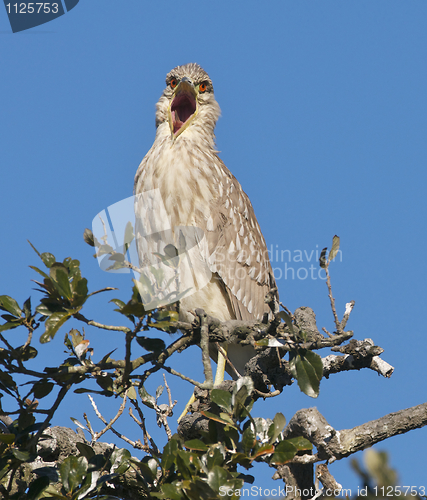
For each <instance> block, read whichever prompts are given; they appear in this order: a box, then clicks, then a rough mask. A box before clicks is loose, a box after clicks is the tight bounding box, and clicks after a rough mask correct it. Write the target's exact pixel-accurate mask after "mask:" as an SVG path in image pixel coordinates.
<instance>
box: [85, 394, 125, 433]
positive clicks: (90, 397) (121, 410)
mask: <svg viewBox="0 0 427 500" xmlns="http://www.w3.org/2000/svg"><path fill="white" fill-rule="evenodd" d="M88 398H89V399H90V402H91V403H92V407H93V409H94V410H95V413H96V416H97V417H98V418H99V419H100V420H101V421H102V422H104V424H106V427H105V428H104V429H102V430H101V431H99V432H96V433H95V435H94V436H92V442H93V443H94V442H95V441H97V440H98V439H99V438H100V437H101V436H102V435H103V434H105V433H106V432H107V431H108V430H109V429H111V428H112V425H113V424H114V422H116V420H117V419H118V418H119V417H120V415H121V414H122V413H123V410H124V409H125V406H126V400H127V391H125V393H124V395H123V401H122V404H121V405H120V408H119V411H118V412H117V413H116V416H115V417H114V418H112V419H111V420H110V422H109V423H108V424H107V421H106V420H105V418H104V417H103V416H102V415H101V413H100V412H99V410H98V408H97V406H96V403H95V401H94V399H93V398H92V396H91V395H90V394H88Z"/></svg>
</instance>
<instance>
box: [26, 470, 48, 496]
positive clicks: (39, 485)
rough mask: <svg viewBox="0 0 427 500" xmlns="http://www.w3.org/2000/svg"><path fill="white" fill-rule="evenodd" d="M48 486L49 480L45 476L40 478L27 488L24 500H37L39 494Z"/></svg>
mask: <svg viewBox="0 0 427 500" xmlns="http://www.w3.org/2000/svg"><path fill="white" fill-rule="evenodd" d="M48 486H49V478H48V477H47V476H40V477H38V478H37V479H35V480H34V481H33V482H32V483H31V484H30V487H29V488H28V491H27V493H26V494H25V498H26V499H27V500H37V499H38V498H40V494H41V493H42V492H43V491H44V490H45V489H46V488H47V487H48Z"/></svg>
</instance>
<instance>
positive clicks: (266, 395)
mask: <svg viewBox="0 0 427 500" xmlns="http://www.w3.org/2000/svg"><path fill="white" fill-rule="evenodd" d="M254 392H255V393H256V394H258V396H261V397H262V398H274V397H276V396H278V395H279V394H281V393H282V391H279V390H278V389H277V390H276V391H273V392H261V391H259V390H258V389H255V388H254Z"/></svg>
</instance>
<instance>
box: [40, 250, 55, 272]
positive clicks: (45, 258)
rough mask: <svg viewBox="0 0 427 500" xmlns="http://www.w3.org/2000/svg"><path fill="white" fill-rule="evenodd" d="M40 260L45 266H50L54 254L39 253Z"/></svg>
mask: <svg viewBox="0 0 427 500" xmlns="http://www.w3.org/2000/svg"><path fill="white" fill-rule="evenodd" d="M40 258H41V260H42V261H43V264H44V265H45V266H46V267H47V268H50V267H51V266H52V265H53V264H54V263H55V262H56V259H55V256H54V255H52V254H51V253H49V252H44V253H42V254H41V255H40Z"/></svg>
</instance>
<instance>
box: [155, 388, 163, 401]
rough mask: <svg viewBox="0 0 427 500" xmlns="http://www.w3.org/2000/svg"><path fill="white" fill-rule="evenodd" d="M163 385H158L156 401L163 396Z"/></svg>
mask: <svg viewBox="0 0 427 500" xmlns="http://www.w3.org/2000/svg"><path fill="white" fill-rule="evenodd" d="M163 389H164V386H163V385H159V386H158V387H157V389H156V401H157V400H158V399H159V397H160V396H161V395H162V394H163Z"/></svg>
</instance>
